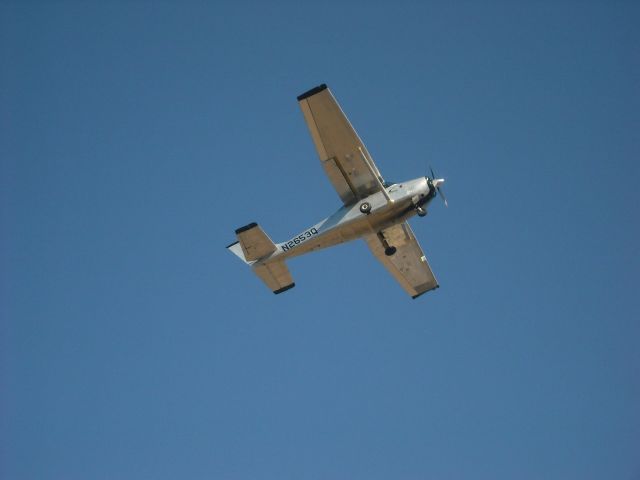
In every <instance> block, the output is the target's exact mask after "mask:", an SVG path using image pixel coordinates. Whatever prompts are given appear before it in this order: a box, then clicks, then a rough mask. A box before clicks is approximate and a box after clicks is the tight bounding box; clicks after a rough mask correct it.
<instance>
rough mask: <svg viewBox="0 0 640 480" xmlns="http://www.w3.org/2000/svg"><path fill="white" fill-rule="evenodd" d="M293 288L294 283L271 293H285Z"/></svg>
mask: <svg viewBox="0 0 640 480" xmlns="http://www.w3.org/2000/svg"><path fill="white" fill-rule="evenodd" d="M295 286H296V284H295V282H294V283H290V284H289V285H287V286H286V287H282V288H279V289H278V290H274V291H273V293H275V294H276V295H278V294H279V293H282V292H286V291H287V290H291V289H292V288H293V287H295Z"/></svg>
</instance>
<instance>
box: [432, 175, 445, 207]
mask: <svg viewBox="0 0 640 480" xmlns="http://www.w3.org/2000/svg"><path fill="white" fill-rule="evenodd" d="M429 169H430V170H431V179H432V181H433V186H434V187H436V191H437V192H438V195H440V198H442V201H443V202H444V206H445V207H448V206H449V204H448V203H447V197H445V196H444V192H443V191H442V189H441V188H440V185H442V184H443V183H444V178H436V174H435V173H433V168H432V167H429Z"/></svg>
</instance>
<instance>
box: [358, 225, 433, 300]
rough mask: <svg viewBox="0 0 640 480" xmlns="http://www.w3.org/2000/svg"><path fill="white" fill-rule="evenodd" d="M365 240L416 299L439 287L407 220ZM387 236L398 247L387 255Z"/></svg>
mask: <svg viewBox="0 0 640 480" xmlns="http://www.w3.org/2000/svg"><path fill="white" fill-rule="evenodd" d="M364 239H365V241H366V242H367V245H368V247H369V248H370V249H371V251H372V252H373V254H374V255H375V256H376V258H377V259H378V260H380V261H381V262H382V264H383V265H384V266H385V268H386V269H387V270H389V273H391V275H393V277H394V278H395V279H396V280H397V281H398V283H400V286H401V287H402V288H404V289H405V290H406V292H407V293H408V294H409V295H411V297H412V298H416V297H419V296H420V295H422V294H423V293H426V292H428V291H429V290H433V289H435V288H438V281H437V280H436V278H435V277H434V276H433V272H432V271H431V268H430V267H429V263H428V262H427V259H426V257H425V256H424V253H423V252H422V249H421V248H420V245H419V244H418V241H417V240H416V237H415V236H414V235H413V231H412V230H411V227H410V226H409V224H408V223H407V222H404V223H400V224H398V225H394V226H393V227H390V228H387V229H385V230H382V231H380V232H378V233H377V234H372V235H367V236H365V237H364ZM383 239H384V241H385V242H387V244H388V245H390V246H393V247H395V248H396V253H394V254H393V255H391V256H387V255H385V253H384V250H385V246H384V245H383Z"/></svg>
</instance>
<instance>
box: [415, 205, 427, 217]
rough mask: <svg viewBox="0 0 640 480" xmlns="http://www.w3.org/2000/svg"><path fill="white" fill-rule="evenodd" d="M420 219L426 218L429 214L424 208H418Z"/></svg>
mask: <svg viewBox="0 0 640 480" xmlns="http://www.w3.org/2000/svg"><path fill="white" fill-rule="evenodd" d="M416 210H417V212H418V216H419V217H424V216H425V215H426V214H427V211H426V210H425V209H424V208H422V207H416Z"/></svg>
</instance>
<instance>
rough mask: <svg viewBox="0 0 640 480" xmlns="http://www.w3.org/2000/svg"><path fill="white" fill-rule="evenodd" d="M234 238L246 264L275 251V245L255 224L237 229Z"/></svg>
mask: <svg viewBox="0 0 640 480" xmlns="http://www.w3.org/2000/svg"><path fill="white" fill-rule="evenodd" d="M236 236H237V237H238V241H239V242H240V246H241V247H242V253H243V254H244V261H245V262H247V263H251V262H255V261H256V260H259V259H261V258H263V257H266V256H267V255H270V254H272V253H273V252H275V251H276V245H275V244H274V243H273V242H272V241H271V239H270V238H269V236H268V235H267V234H266V233H264V230H262V228H260V226H259V225H258V224H257V223H250V224H249V225H245V226H244V227H242V228H239V229H237V230H236ZM232 251H233V250H232ZM233 253H236V252H233ZM236 255H237V253H236Z"/></svg>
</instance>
